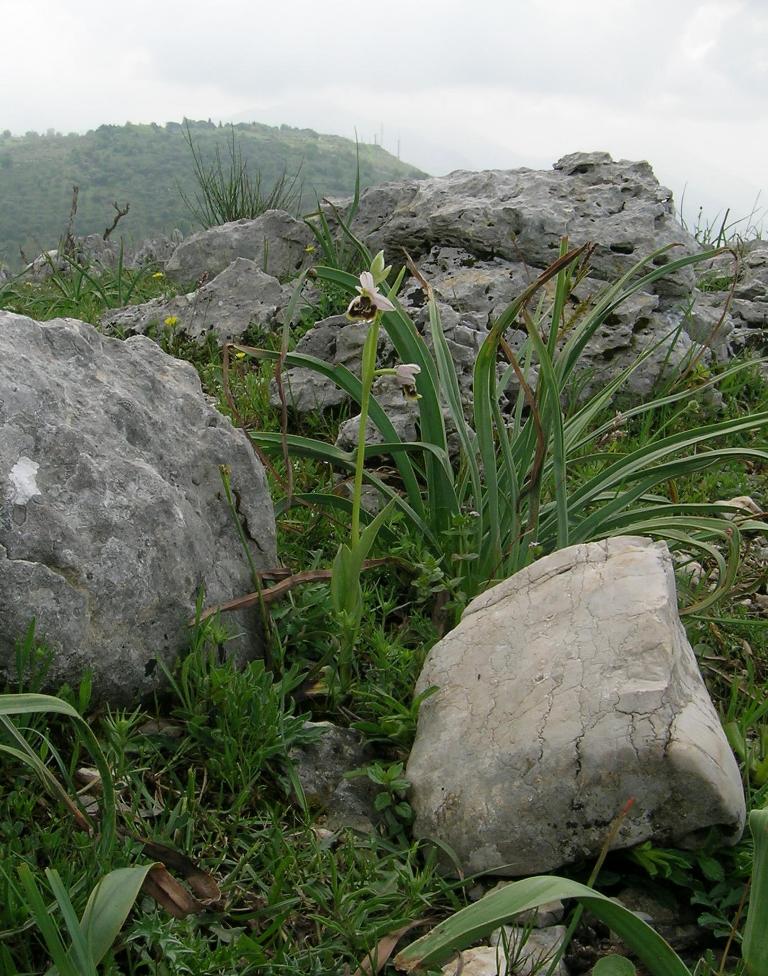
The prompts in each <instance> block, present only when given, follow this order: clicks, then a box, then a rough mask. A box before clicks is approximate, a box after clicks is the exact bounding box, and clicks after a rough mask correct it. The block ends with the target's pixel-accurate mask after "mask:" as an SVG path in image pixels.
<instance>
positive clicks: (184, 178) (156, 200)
mask: <svg viewBox="0 0 768 976" xmlns="http://www.w3.org/2000/svg"><path fill="white" fill-rule="evenodd" d="M185 125H188V126H189V132H190V134H191V137H192V140H193V142H194V144H195V145H196V146H197V148H198V151H199V152H200V154H201V156H202V157H203V158H204V159H205V160H208V161H210V160H212V159H213V158H214V155H215V152H216V149H217V148H218V150H219V152H220V154H221V157H222V160H223V162H224V163H225V166H226V163H227V161H228V159H229V156H228V153H229V144H230V139H231V132H232V129H231V128H230V127H229V126H222V125H216V124H215V123H213V122H199V121H198V122H195V121H190V120H185V122H184V124H183V125H182V124H181V123H177V122H169V123H167V124H166V125H156V124H154V123H152V124H148V125H133V124H131V123H126V124H125V125H121V126H118V125H102V126H99V127H98V128H97V129H94V130H92V131H90V132H87V133H85V134H84V135H79V134H74V133H73V134H70V135H62V134H60V133H55V132H52V131H49V132H48V133H47V134H45V135H38V134H37V133H34V132H29V133H27V134H26V135H24V136H13V135H12V134H11V133H10V132H9V131H7V130H6V131H5V132H3V133H2V134H0V266H2V264H3V263H5V264H6V265H8V266H10V267H19V265H20V261H21V257H20V250H21V251H23V252H24V254H25V255H26V256H27V257H29V258H32V257H34V256H35V255H36V254H37V253H38V252H39V251H40V250H42V249H47V248H51V247H55V246H56V244H57V243H58V241H59V239H60V237H61V236H62V235H63V234H64V232H65V230H66V228H67V223H68V219H69V211H70V205H71V201H72V187H73V185H76V186H79V188H80V192H79V198H78V208H77V217H76V220H75V224H74V232H75V234H78V235H85V234H90V233H103V232H104V230H105V229H106V228H107V227H108V226H109V225H110V224H111V223H112V220H113V219H114V216H115V211H114V207H113V203H114V202H118V203H119V204H120V205H121V206H123V205H124V204H125V203H129V204H130V210H129V212H128V214H127V215H126V216H125V217H124V218H123V219H122V220H121V221H120V223H119V225H118V229H117V231H115V233H114V235H113V236H114V237H115V238H117V237H118V236H120V235H123V236H124V237H125V238H126V239H127V240H129V241H131V242H133V243H137V242H139V241H141V240H143V239H145V238H149V237H153V236H157V235H158V234H162V233H170V232H171V231H172V230H173V229H174V228H179V229H180V230H182V231H183V232H184V233H185V234H186V233H189V232H191V231H193V230H197V229H199V224H198V223H197V222H196V221H195V219H194V217H193V216H192V214H191V213H190V212H189V210H188V208H187V207H186V205H185V204H184V201H183V200H182V196H181V193H180V191H182V192H183V193H185V194H186V195H187V197H189V198H193V197H194V194H195V192H196V190H197V184H196V181H195V177H194V164H193V159H192V154H191V152H190V149H189V146H188V144H187V141H186V139H185V132H184V126H185ZM233 129H234V134H235V140H236V146H237V148H238V149H239V151H240V153H241V155H242V158H243V160H244V161H245V162H246V163H247V165H248V172H249V173H250V175H251V176H252V177H255V175H256V173H257V172H260V173H261V177H262V187H263V188H264V189H266V190H269V188H270V187H271V186H272V185H273V184H274V182H275V181H276V180H277V179H278V178H279V176H280V175H281V174H282V173H283V172H284V171H285V172H287V174H288V176H289V177H291V176H292V175H293V174H294V173H296V172H297V171H298V170H299V168H300V169H301V176H300V181H301V183H302V184H303V188H304V193H303V197H302V206H303V208H304V209H305V210H310V209H312V208H313V205H314V201H315V194H318V195H320V196H347V195H349V194H350V193H351V192H352V189H353V187H354V180H355V164H356V154H355V144H354V142H352V141H351V140H350V139H344V138H343V137H341V136H331V135H321V134H319V133H317V132H314V131H313V130H312V129H295V128H291V127H290V126H285V125H283V126H280V127H276V126H267V125H261V124H259V123H255V122H253V123H239V124H236V125H234V127H233ZM359 153H360V180H361V184H362V186H371V185H373V184H376V183H383V182H386V181H389V180H396V179H405V178H408V177H411V178H413V177H415V178H419V177H423V176H425V175H426V174H425V173H423V172H422V171H421V170H419V169H417V168H416V167H414V166H409V165H407V164H406V163H402V162H401V161H400V160H399V159H396V158H395V157H394V156H392V155H390V154H389V153H388V152H386V151H385V150H384V149H382V148H381V147H380V146H372V145H367V144H366V145H360V147H359Z"/></svg>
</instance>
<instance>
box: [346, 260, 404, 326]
mask: <svg viewBox="0 0 768 976" xmlns="http://www.w3.org/2000/svg"><path fill="white" fill-rule="evenodd" d="M357 291H358V292H359V294H358V295H356V296H355V297H354V298H353V299H352V301H351V302H350V303H349V308H348V309H347V318H348V319H352V321H353V322H371V321H372V320H373V319H375V318H376V315H377V314H378V313H379V312H394V310H395V306H394V305H393V304H392V302H391V301H390V300H389V299H388V298H385V297H384V295H382V294H381V292H380V291H378V290H377V289H376V283H375V281H374V278H373V275H372V274H371V272H370V271H363V273H362V274H361V275H360V284H359V285H358V286H357Z"/></svg>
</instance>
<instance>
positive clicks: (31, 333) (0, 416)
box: [0, 312, 276, 704]
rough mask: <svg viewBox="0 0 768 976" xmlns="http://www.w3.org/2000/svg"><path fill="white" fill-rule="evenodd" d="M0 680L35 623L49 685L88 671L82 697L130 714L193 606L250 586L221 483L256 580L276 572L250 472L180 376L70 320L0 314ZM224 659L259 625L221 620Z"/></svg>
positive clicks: (176, 367)
mask: <svg viewBox="0 0 768 976" xmlns="http://www.w3.org/2000/svg"><path fill="white" fill-rule="evenodd" d="M0 427H1V428H2V431H3V436H2V438H0V672H2V673H4V674H6V675H12V674H13V670H14V667H15V654H14V643H15V641H16V640H17V639H18V638H19V637H21V636H22V635H23V634H24V632H25V631H26V629H27V627H28V626H29V624H30V621H31V620H32V619H33V618H34V619H35V621H36V628H37V635H38V637H39V638H41V639H43V640H44V641H45V642H46V643H47V644H48V646H49V647H50V648H51V649H52V651H53V663H52V667H51V670H50V673H49V678H48V685H49V687H51V688H55V687H56V686H57V685H58V684H59V683H61V682H63V681H67V682H69V683H70V685H76V684H77V682H78V681H79V680H80V679H81V678H82V676H83V674H84V672H85V671H86V670H87V669H89V670H91V671H92V673H93V678H94V696H95V698H96V699H97V700H101V701H105V700H106V701H110V702H115V703H121V704H129V703H132V702H135V701H136V700H137V699H138V698H139V697H141V696H143V695H145V694H147V693H149V692H152V691H153V690H155V689H156V688H158V687H159V685H160V683H161V682H162V679H163V671H162V668H161V667H159V662H160V661H162V662H163V663H164V664H166V665H170V664H171V663H172V661H173V659H174V658H175V656H176V655H177V654H179V653H180V652H181V651H183V650H184V649H185V648H186V647H188V646H189V638H190V632H189V628H188V626H187V622H188V620H189V619H190V618H191V617H193V616H194V612H195V601H196V598H197V596H198V594H199V593H200V591H201V589H204V591H205V600H206V603H207V604H214V603H220V602H224V601H226V600H230V599H232V598H234V597H237V596H241V595H243V594H244V593H248V592H250V591H251V590H252V588H253V586H252V582H251V577H250V572H249V567H248V563H247V561H246V558H245V555H244V553H243V549H242V546H241V543H240V540H239V538H238V533H237V527H236V524H235V521H234V518H233V515H232V512H231V511H230V509H229V507H228V505H227V502H226V499H225V497H224V492H223V489H222V483H221V478H220V469H219V466H220V465H226V466H227V467H228V468H229V469H230V472H231V484H232V487H233V490H234V492H235V496H236V498H237V502H238V507H239V517H240V519H241V522H242V525H243V528H244V531H245V533H246V537H247V539H248V542H249V546H250V549H251V553H252V555H253V559H254V562H255V564H256V566H257V568H268V567H273V566H274V565H275V564H276V554H275V524H274V514H273V509H272V501H271V499H270V496H269V492H268V488H267V484H266V478H265V475H264V470H263V468H262V466H261V464H260V462H259V461H258V460H257V458H256V456H255V454H254V452H253V450H252V448H251V446H250V444H249V443H248V440H247V438H246V436H245V435H244V434H243V433H242V432H241V431H239V430H236V429H235V428H234V427H233V426H232V425H231V423H230V421H229V420H228V419H227V418H225V417H223V416H222V415H221V414H219V413H218V411H216V410H215V409H214V408H213V407H211V406H210V405H209V404H208V402H207V401H206V398H205V397H204V396H203V393H202V391H201V388H200V381H199V379H198V376H197V373H196V371H195V369H194V368H193V367H192V366H191V365H189V364H188V363H185V362H182V361H180V360H176V359H173V358H172V357H171V356H168V355H166V354H165V353H164V352H162V351H161V349H160V348H159V347H158V346H157V345H156V344H155V343H154V342H152V341H151V340H149V339H147V338H144V337H141V336H137V337H135V338H132V339H128V340H126V341H124V342H123V341H120V340H118V339H112V338H105V337H104V336H102V335H101V334H100V333H98V332H97V331H96V329H94V328H93V327H92V326H90V325H87V324H86V323H84V322H79V321H77V320H75V319H54V320H52V321H51V322H46V323H39V322H35V321H33V320H32V319H28V318H25V317H23V316H20V315H13V314H11V313H9V312H0ZM224 622H225V624H226V625H228V627H229V628H230V631H231V632H232V633H233V634H234V635H235V636H233V639H232V640H231V641H230V642H228V643H226V644H225V648H226V650H227V651H228V652H229V653H231V654H232V655H234V656H235V657H236V658H237V659H238V660H245V659H246V658H248V657H253V656H256V655H258V654H259V653H260V651H261V631H260V627H259V623H258V615H257V614H253V613H251V612H250V611H247V612H243V613H242V614H240V615H238V616H237V617H236V618H235V617H233V618H230V619H225V621H224Z"/></svg>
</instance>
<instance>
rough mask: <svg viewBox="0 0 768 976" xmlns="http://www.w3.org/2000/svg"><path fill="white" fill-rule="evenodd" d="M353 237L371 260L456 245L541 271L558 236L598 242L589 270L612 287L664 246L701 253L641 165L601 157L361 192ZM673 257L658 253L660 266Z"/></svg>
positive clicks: (678, 290)
mask: <svg viewBox="0 0 768 976" xmlns="http://www.w3.org/2000/svg"><path fill="white" fill-rule="evenodd" d="M352 231H353V233H354V234H356V235H357V236H358V237H360V238H361V239H362V240H364V241H365V242H366V244H367V246H368V248H369V250H370V251H371V253H375V252H376V251H378V250H379V249H381V248H383V249H384V251H385V254H386V256H387V258H388V260H393V261H399V262H401V261H402V252H401V250H400V248H402V247H405V248H406V249H407V250H408V251H409V252H410V253H411V255H412V256H413V257H416V258H419V257H421V256H422V255H425V254H427V253H429V251H430V250H431V249H432V248H433V247H435V246H436V245H437V246H440V247H459V248H464V249H465V250H467V251H470V252H471V253H472V254H474V255H475V256H476V257H479V258H483V259H484V260H487V259H492V258H495V257H499V258H503V259H504V260H506V261H513V262H524V263H525V264H527V265H529V266H530V267H533V268H545V267H547V265H549V264H551V263H552V261H554V260H555V259H556V258H557V256H558V252H559V248H560V239H561V238H562V237H563V236H567V237H568V238H569V239H570V241H571V244H574V245H575V244H583V243H585V242H586V241H593V242H595V244H596V245H597V247H596V250H595V253H594V256H593V260H592V268H593V273H594V274H595V276H596V277H598V278H601V279H604V280H611V279H613V278H616V277H618V276H619V275H620V274H621V273H623V272H624V271H627V270H628V269H629V268H630V267H631V266H632V265H633V264H634V263H635V262H636V261H638V260H639V259H640V258H641V257H645V256H647V255H648V254H650V253H651V251H655V250H657V249H658V248H660V247H663V246H664V245H666V244H673V243H676V244H680V245H681V246H680V247H678V248H676V250H675V251H674V252H672V253H673V254H674V255H675V256H682V255H683V254H685V253H691V254H692V253H694V252H695V251H697V250H699V246H698V244H697V243H696V241H695V240H694V239H693V238H692V237H691V236H690V234H688V233H687V232H686V231H684V230H683V228H682V227H681V226H680V224H679V223H678V222H677V220H676V219H675V211H674V206H673V203H672V193H671V192H670V191H669V190H668V189H667V188H666V187H663V186H661V185H660V184H659V182H658V180H657V179H656V177H655V176H654V175H653V170H652V169H651V167H650V165H649V164H648V163H646V162H631V161H629V160H626V159H623V160H619V161H614V160H613V159H611V157H610V156H609V154H608V153H605V152H592V153H572V154H571V155H569V156H564V157H563V158H562V159H560V160H558V162H556V163H555V164H554V166H553V167H552V169H551V170H531V169H516V170H485V171H483V172H479V173H471V172H465V171H462V170H459V171H457V172H454V173H449V174H448V176H441V177H435V178H433V179H427V180H404V181H402V182H399V183H386V184H384V185H383V186H377V187H371V188H369V189H367V190H365V191H364V193H363V194H362V195H361V198H360V206H359V208H358V210H357V213H356V215H355V218H354V221H353V223H352ZM669 260H670V255H669V254H667V255H660V256H659V257H658V258H657V259H656V262H657V263H658V264H664V263H666V262H667V261H669ZM692 286H693V272H692V271H691V270H690V269H687V268H684V269H682V270H681V271H679V272H677V273H675V274H674V275H672V276H670V277H667V278H664V279H661V280H660V281H659V282H658V285H657V289H658V291H659V293H661V294H673V295H685V294H686V293H687V292H689V291H690V289H691V287H692Z"/></svg>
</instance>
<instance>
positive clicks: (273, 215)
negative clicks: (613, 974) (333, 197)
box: [165, 210, 315, 285]
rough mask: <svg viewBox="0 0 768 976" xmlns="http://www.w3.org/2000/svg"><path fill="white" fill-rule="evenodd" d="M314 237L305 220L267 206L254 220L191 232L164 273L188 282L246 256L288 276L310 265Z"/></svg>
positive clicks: (278, 275)
mask: <svg viewBox="0 0 768 976" xmlns="http://www.w3.org/2000/svg"><path fill="white" fill-rule="evenodd" d="M314 240H315V238H314V235H313V234H312V231H311V230H310V229H309V228H308V227H307V225H306V224H304V223H302V221H300V220H296V218H295V217H291V215H290V214H287V213H285V212H284V211H282V210H267V212H266V213H264V214H262V215H261V216H260V217H257V218H256V219H255V220H233V221H232V222H231V223H228V224H221V225H220V226H219V227H211V228H209V229H208V230H203V231H200V232H199V233H197V234H192V235H191V236H190V237H188V238H187V239H186V240H185V241H183V242H182V243H181V244H179V246H178V247H177V248H176V250H175V251H174V252H173V255H172V256H171V258H170V260H169V261H168V263H167V264H166V266H165V273H166V274H167V275H168V277H169V278H172V279H173V280H174V281H178V282H180V283H181V284H182V285H188V284H191V283H192V282H200V281H201V279H202V278H203V277H205V278H206V280H209V279H210V278H214V277H215V276H216V275H218V274H221V272H222V271H223V270H224V269H225V268H227V267H229V265H230V264H231V263H232V262H233V261H234V260H235V258H247V259H248V260H249V261H255V262H256V264H257V265H258V266H259V268H261V270H262V271H264V272H265V273H266V274H270V275H274V277H276V278H280V279H281V280H285V279H288V278H294V277H295V276H296V275H297V274H298V273H299V271H301V269H302V268H304V267H307V266H308V265H309V263H310V257H311V254H310V253H309V252H308V251H307V248H309V247H311V246H312V245H313V242H314Z"/></svg>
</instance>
